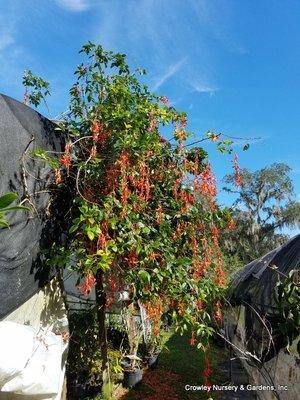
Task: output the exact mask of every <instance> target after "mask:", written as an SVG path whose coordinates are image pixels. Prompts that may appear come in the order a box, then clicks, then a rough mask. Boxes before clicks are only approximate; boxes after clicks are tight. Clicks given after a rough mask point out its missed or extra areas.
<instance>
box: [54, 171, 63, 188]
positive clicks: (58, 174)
mask: <svg viewBox="0 0 300 400" xmlns="http://www.w3.org/2000/svg"><path fill="white" fill-rule="evenodd" d="M54 179H55V184H56V185H59V184H60V183H61V182H62V177H61V172H60V169H59V168H55V170H54Z"/></svg>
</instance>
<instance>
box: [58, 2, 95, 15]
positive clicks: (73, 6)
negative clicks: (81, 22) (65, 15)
mask: <svg viewBox="0 0 300 400" xmlns="http://www.w3.org/2000/svg"><path fill="white" fill-rule="evenodd" d="M55 1H56V3H57V4H58V5H59V6H60V7H62V8H64V9H65V10H67V11H72V12H82V11H86V10H88V9H89V8H90V7H91V3H90V1H88V0H55Z"/></svg>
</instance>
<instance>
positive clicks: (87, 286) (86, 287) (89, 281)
mask: <svg viewBox="0 0 300 400" xmlns="http://www.w3.org/2000/svg"><path fill="white" fill-rule="evenodd" d="M95 282H96V279H95V277H94V276H93V275H92V274H88V275H87V277H86V281H85V283H82V284H81V285H80V286H79V290H80V292H81V293H82V294H83V295H84V296H88V295H89V294H90V292H91V290H92V287H93V286H94V284H95Z"/></svg>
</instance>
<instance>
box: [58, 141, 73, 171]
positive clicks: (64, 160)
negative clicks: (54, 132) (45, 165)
mask: <svg viewBox="0 0 300 400" xmlns="http://www.w3.org/2000/svg"><path fill="white" fill-rule="evenodd" d="M71 150H72V143H67V144H66V146H65V151H64V153H63V155H62V156H61V157H60V162H61V164H62V165H63V166H64V167H66V168H67V169H69V168H70V166H71V164H72V160H71Z"/></svg>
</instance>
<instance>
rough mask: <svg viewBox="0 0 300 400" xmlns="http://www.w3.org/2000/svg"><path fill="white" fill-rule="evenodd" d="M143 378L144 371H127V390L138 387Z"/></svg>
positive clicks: (125, 380)
mask: <svg viewBox="0 0 300 400" xmlns="http://www.w3.org/2000/svg"><path fill="white" fill-rule="evenodd" d="M142 377H143V371H142V370H141V369H136V370H134V371H132V370H125V371H124V386H125V387H127V388H130V387H134V386H135V385H137V384H138V383H139V382H140V381H141V380H142Z"/></svg>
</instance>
